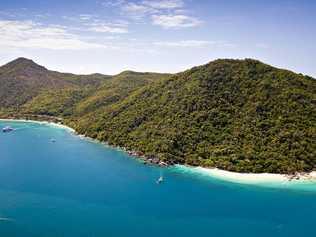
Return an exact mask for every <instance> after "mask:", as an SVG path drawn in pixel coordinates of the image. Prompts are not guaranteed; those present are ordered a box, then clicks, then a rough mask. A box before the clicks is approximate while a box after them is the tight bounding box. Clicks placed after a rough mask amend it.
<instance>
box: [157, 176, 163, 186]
mask: <svg viewBox="0 0 316 237" xmlns="http://www.w3.org/2000/svg"><path fill="white" fill-rule="evenodd" d="M162 182H163V176H160V177H159V179H158V180H157V184H161V183H162Z"/></svg>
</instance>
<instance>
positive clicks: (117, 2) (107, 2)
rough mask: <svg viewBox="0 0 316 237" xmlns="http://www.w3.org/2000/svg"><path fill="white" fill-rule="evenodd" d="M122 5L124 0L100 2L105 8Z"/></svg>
mask: <svg viewBox="0 0 316 237" xmlns="http://www.w3.org/2000/svg"><path fill="white" fill-rule="evenodd" d="M124 3H126V1H125V0H106V1H104V2H101V4H102V5H103V6H106V7H117V6H121V5H123V4H124Z"/></svg>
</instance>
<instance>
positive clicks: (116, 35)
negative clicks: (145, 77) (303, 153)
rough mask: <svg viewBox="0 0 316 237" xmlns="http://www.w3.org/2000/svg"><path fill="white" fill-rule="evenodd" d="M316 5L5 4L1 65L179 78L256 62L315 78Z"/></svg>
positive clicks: (155, 0) (227, 1) (185, 1)
mask: <svg viewBox="0 0 316 237" xmlns="http://www.w3.org/2000/svg"><path fill="white" fill-rule="evenodd" d="M315 12H316V1H313V0H310V1H308V0H297V1H295V0H278V1H275V0H265V1H263V0H262V1H259V0H258V1H254V0H239V1H236V0H67V1H66V0H1V1H0V64H4V63H6V62H8V61H10V60H13V59H15V58H16V57H21V56H23V57H27V58H31V59H33V60H34V61H36V62H37V63H40V64H42V65H44V66H46V67H48V68H49V69H54V70H59V71H64V72H74V73H82V74H87V73H93V72H100V73H105V74H116V73H118V72H120V71H123V70H126V69H129V70H136V71H157V72H178V71H181V70H184V69H187V68H189V67H191V66H195V65H199V64H204V63H207V62H209V61H211V60H214V59H217V58H256V59H259V60H261V61H264V62H266V63H269V64H272V65H275V66H278V67H283V68H288V69H291V70H294V71H296V72H300V73H303V74H309V75H312V76H314V77H316V60H315V55H316V45H315V42H316V14H315Z"/></svg>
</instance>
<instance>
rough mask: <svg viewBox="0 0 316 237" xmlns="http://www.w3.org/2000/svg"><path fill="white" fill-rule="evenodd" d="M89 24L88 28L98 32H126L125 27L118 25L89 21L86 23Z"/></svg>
mask: <svg viewBox="0 0 316 237" xmlns="http://www.w3.org/2000/svg"><path fill="white" fill-rule="evenodd" d="M86 25H87V26H89V28H88V30H90V31H94V32H99V33H113V34H125V33H128V29H127V28H126V27H120V26H116V25H109V24H106V23H90V24H86Z"/></svg>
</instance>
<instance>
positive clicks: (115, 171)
mask: <svg viewBox="0 0 316 237" xmlns="http://www.w3.org/2000/svg"><path fill="white" fill-rule="evenodd" d="M5 125H10V126H12V127H14V128H16V129H17V130H16V131H14V132H12V133H6V134H4V133H1V134H0V236H1V237H2V236H3V237H13V236H21V237H22V236H23V237H37V236H45V237H48V236H49V237H51V236H53V237H59V236H67V237H80V236H84V237H86V236H87V237H94V236H96V237H110V236H114V237H121V236H137V237H143V236H144V237H145V236H146V237H155V236H157V237H163V236H167V237H169V236H170V237H172V236H174V237H175V236H192V237H202V236H207V237H210V236H214V237H219V236H234V237H236V236H249V237H260V236H265V237H266V236H270V237H271V236H286V237H291V236H293V237H300V236H310V237H311V236H316V192H313V191H303V190H295V189H291V190H290V189H289V190H287V189H275V188H273V189H272V188H265V187H256V186H248V185H241V184H232V183H229V182H224V181H220V180H216V179H214V178H210V177H207V178H206V177H203V176H199V175H196V174H190V173H186V172H180V171H179V170H177V169H174V168H169V169H161V168H157V167H152V166H146V165H143V164H142V163H140V162H139V161H136V160H134V159H131V158H130V157H128V156H127V155H126V154H125V153H123V152H120V151H117V150H114V149H111V148H107V147H105V146H103V145H102V144H98V143H94V142H90V141H87V140H83V139H81V138H79V137H78V136H75V135H73V134H71V133H70V132H68V131H66V130H63V129H60V128H55V127H51V126H48V125H40V124H36V123H22V122H3V121H1V122H0V127H4V126H5ZM51 138H54V139H56V142H55V143H53V142H51ZM161 173H162V174H163V175H164V177H165V182H164V183H163V184H161V185H157V184H156V182H155V181H156V180H157V178H158V177H159V176H160V174H161ZM315 190H316V188H315Z"/></svg>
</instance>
